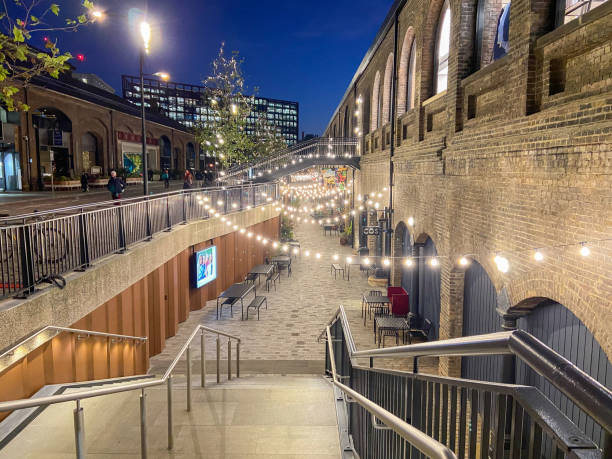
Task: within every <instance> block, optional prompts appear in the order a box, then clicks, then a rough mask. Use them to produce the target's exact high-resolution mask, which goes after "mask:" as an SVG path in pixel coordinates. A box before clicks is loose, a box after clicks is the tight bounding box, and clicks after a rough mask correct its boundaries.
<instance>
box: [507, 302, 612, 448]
mask: <svg viewBox="0 0 612 459" xmlns="http://www.w3.org/2000/svg"><path fill="white" fill-rule="evenodd" d="M517 309H520V305H518V306H517ZM511 310H512V308H511ZM517 326H518V328H519V329H521V330H525V331H527V332H529V333H531V334H532V335H533V336H535V337H536V338H538V339H539V340H540V341H542V342H543V343H544V344H546V345H547V346H549V347H551V348H552V349H554V350H555V351H557V352H558V353H559V354H561V355H562V356H563V357H565V358H566V359H568V360H569V361H570V362H572V363H573V364H574V365H576V366H577V367H578V368H580V369H581V370H583V371H585V372H586V373H588V374H589V375H590V376H592V377H593V378H594V379H596V380H597V381H599V382H600V383H601V384H603V385H604V386H606V387H607V388H609V389H612V364H611V363H610V360H608V357H607V356H606V354H605V352H604V351H603V349H602V348H601V346H600V345H599V343H598V342H597V340H596V339H595V337H594V336H593V334H592V333H591V332H590V331H589V330H588V329H587V327H586V326H585V325H584V323H582V321H581V320H580V319H579V318H578V317H576V316H575V315H574V313H572V312H571V311H570V310H569V309H567V308H566V307H565V306H563V305H562V304H560V303H557V302H555V301H553V300H550V299H542V301H541V302H540V303H539V304H538V305H537V307H535V309H533V311H532V312H531V313H530V314H527V315H525V316H524V317H521V318H520V319H519V320H518V323H517ZM516 383H517V384H525V385H529V386H534V387H536V388H538V389H539V390H540V391H541V392H542V393H543V394H544V395H545V396H546V397H547V398H548V399H549V400H550V401H551V402H552V403H554V404H555V405H556V406H557V408H559V410H561V412H563V413H564V414H565V415H566V416H567V417H568V418H570V419H571V420H572V422H574V423H575V424H576V425H577V426H578V427H579V428H580V429H581V430H582V431H583V432H584V433H585V434H586V435H587V436H589V437H590V438H591V439H592V440H593V441H594V442H595V443H597V444H598V445H599V446H600V447H601V446H603V435H604V433H603V431H602V429H601V427H600V426H599V425H598V424H596V423H595V422H594V421H593V419H592V418H591V417H589V416H587V415H586V414H585V413H584V412H582V411H581V410H580V409H579V408H578V407H577V406H575V405H574V403H573V402H571V401H570V400H569V399H568V398H567V397H566V396H565V395H563V394H562V393H561V392H560V391H559V390H558V389H556V388H555V387H554V386H553V385H552V384H551V383H550V382H548V380H546V379H545V378H543V377H542V376H540V375H538V374H537V373H536V372H534V371H533V370H532V369H531V368H529V367H528V366H527V365H525V364H524V363H523V362H522V361H521V360H520V359H517V361H516Z"/></svg>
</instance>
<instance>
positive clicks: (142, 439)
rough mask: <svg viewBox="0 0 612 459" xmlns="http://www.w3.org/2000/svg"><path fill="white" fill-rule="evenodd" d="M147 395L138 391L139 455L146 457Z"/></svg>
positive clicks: (142, 391)
mask: <svg viewBox="0 0 612 459" xmlns="http://www.w3.org/2000/svg"><path fill="white" fill-rule="evenodd" d="M146 401H147V395H146V394H145V391H144V389H141V392H140V457H142V459H147V405H146Z"/></svg>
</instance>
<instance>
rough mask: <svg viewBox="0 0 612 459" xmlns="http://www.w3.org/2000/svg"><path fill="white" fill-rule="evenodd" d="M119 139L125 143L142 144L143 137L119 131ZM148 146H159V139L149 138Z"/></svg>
mask: <svg viewBox="0 0 612 459" xmlns="http://www.w3.org/2000/svg"><path fill="white" fill-rule="evenodd" d="M117 139H119V140H122V141H124V142H132V143H140V142H142V136H141V135H140V134H133V133H131V132H123V131H117ZM147 145H159V139H152V138H150V137H147Z"/></svg>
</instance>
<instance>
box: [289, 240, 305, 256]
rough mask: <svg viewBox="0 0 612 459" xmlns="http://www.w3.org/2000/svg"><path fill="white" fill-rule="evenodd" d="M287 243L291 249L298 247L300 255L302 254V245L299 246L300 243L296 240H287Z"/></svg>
mask: <svg viewBox="0 0 612 459" xmlns="http://www.w3.org/2000/svg"><path fill="white" fill-rule="evenodd" d="M287 245H288V246H289V247H291V248H292V249H298V251H299V253H300V255H301V254H302V247H300V243H299V242H298V241H289V242H287ZM292 252H293V250H292ZM294 255H295V254H294Z"/></svg>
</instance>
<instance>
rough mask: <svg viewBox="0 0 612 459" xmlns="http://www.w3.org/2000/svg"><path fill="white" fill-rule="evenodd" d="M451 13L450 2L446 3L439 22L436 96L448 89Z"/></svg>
mask: <svg viewBox="0 0 612 459" xmlns="http://www.w3.org/2000/svg"><path fill="white" fill-rule="evenodd" d="M450 33H451V11H450V5H449V3H448V0H446V1H445V2H444V6H442V11H441V12H440V19H439V21H438V40H437V41H436V57H435V68H436V72H435V80H434V83H435V88H436V91H435V92H436V94H439V93H441V92H442V91H446V88H447V87H448V55H449V51H450Z"/></svg>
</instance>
